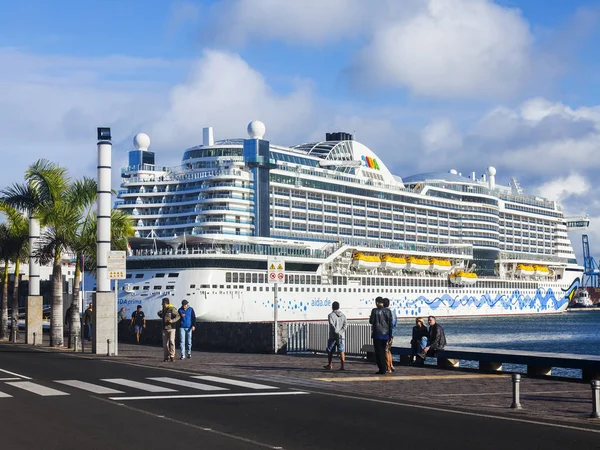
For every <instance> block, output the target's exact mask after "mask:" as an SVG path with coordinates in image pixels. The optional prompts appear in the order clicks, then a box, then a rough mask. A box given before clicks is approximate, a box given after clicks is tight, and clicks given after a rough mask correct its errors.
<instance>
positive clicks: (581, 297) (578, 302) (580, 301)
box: [571, 288, 594, 308]
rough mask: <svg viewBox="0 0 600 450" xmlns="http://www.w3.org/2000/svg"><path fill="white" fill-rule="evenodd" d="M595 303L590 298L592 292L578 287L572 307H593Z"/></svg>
mask: <svg viewBox="0 0 600 450" xmlns="http://www.w3.org/2000/svg"><path fill="white" fill-rule="evenodd" d="M593 307H594V303H593V302H592V299H591V298H590V293H589V292H588V291H587V289H585V288H581V289H578V290H577V292H576V293H575V295H574V296H573V302H572V304H571V308H593Z"/></svg>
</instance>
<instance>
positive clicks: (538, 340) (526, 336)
mask: <svg viewBox="0 0 600 450" xmlns="http://www.w3.org/2000/svg"><path fill="white" fill-rule="evenodd" d="M439 323H440V324H441V325H442V326H443V327H444V331H445V332H446V338H447V341H448V346H461V347H484V348H499V349H507V350H525V351H539V352H550V353H569V354H584V355H596V356H598V355H600V309H598V308H595V309H594V310H591V311H585V310H578V311H567V312H565V313H561V314H538V315H531V316H508V317H470V318H454V319H453V318H447V319H446V318H440V319H439ZM413 325H414V320H412V319H411V320H408V319H406V320H400V321H398V327H397V328H396V332H395V338H394V343H395V344H396V345H409V342H410V337H411V332H412V327H413ZM461 365H462V366H467V367H468V366H469V365H470V364H469V363H462V364H461ZM523 369H524V368H523V367H519V366H510V365H508V366H505V367H504V370H508V371H512V370H515V371H523ZM553 374H555V375H561V376H575V377H577V376H580V371H577V370H568V369H556V370H554V371H553Z"/></svg>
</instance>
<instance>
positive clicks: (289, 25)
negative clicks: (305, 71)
mask: <svg viewBox="0 0 600 450" xmlns="http://www.w3.org/2000/svg"><path fill="white" fill-rule="evenodd" d="M368 9H369V7H368V5H366V2H363V1H362V0H327V1H323V0H302V1H297V0H286V1H280V0H232V1H225V2H222V3H221V4H218V5H217V6H216V7H215V8H214V10H213V16H214V18H215V20H216V23H217V25H216V26H215V31H214V32H215V34H216V36H217V39H218V40H220V41H223V42H226V43H234V44H243V43H245V42H246V41H248V40H252V39H265V40H270V39H276V40H281V41H285V42H294V43H296V42H300V43H308V44H313V45H314V44H323V43H327V42H331V41H342V40H343V39H345V38H347V37H349V36H356V35H358V34H359V33H360V32H361V31H362V29H363V27H364V23H365V21H366V20H368V19H367V17H368V16H365V15H364V13H366V12H367V11H368Z"/></svg>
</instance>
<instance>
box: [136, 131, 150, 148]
mask: <svg viewBox="0 0 600 450" xmlns="http://www.w3.org/2000/svg"><path fill="white" fill-rule="evenodd" d="M133 146H134V147H135V148H137V149H138V150H148V147H150V136H148V135H147V134H146V133H138V134H136V135H135V136H134V137H133Z"/></svg>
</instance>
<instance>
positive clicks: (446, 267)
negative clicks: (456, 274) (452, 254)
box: [429, 258, 452, 273]
mask: <svg viewBox="0 0 600 450" xmlns="http://www.w3.org/2000/svg"><path fill="white" fill-rule="evenodd" d="M429 263H430V264H431V265H430V266H429V270H430V271H432V272H436V273H446V272H450V270H451V269H452V264H451V263H450V261H448V260H447V259H437V258H431V259H430V260H429Z"/></svg>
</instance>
